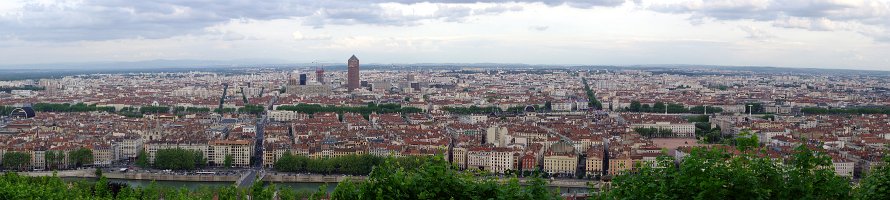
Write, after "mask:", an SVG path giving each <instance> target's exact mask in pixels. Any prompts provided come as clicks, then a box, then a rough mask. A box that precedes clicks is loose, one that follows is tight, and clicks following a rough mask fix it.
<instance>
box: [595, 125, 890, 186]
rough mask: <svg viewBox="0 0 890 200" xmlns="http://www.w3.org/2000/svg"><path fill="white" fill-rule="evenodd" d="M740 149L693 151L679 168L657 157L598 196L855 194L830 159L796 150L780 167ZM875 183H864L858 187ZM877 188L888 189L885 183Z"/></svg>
mask: <svg viewBox="0 0 890 200" xmlns="http://www.w3.org/2000/svg"><path fill="white" fill-rule="evenodd" d="M754 139H756V138H754ZM740 150H742V152H744V153H741V154H738V155H734V154H732V153H730V152H728V151H726V150H725V149H720V148H714V149H710V150H707V149H700V148H698V149H694V150H693V151H692V152H691V153H690V154H689V155H688V156H686V157H685V158H684V160H683V161H682V163H681V164H680V165H679V167H676V166H674V163H673V162H672V160H670V159H669V158H660V159H659V161H658V162H657V164H656V165H655V166H654V167H653V166H644V167H643V168H642V169H641V170H640V171H639V172H638V173H632V174H625V175H621V176H618V177H616V178H615V179H614V181H613V183H612V186H611V188H609V189H607V190H606V191H605V192H603V193H602V194H601V196H599V198H601V199H849V198H851V197H852V196H854V195H853V192H852V191H853V190H852V187H851V184H850V183H849V180H848V179H847V178H844V177H840V176H837V175H836V174H835V173H834V170H833V168H832V165H831V160H830V157H828V156H827V155H825V154H821V153H818V152H813V151H811V150H810V149H809V148H806V146H799V147H797V148H796V149H795V154H794V155H793V156H791V158H790V161H789V162H787V163H784V164H779V163H777V162H775V161H773V160H771V159H770V158H769V157H766V156H763V155H762V153H763V152H758V151H756V150H754V149H753V148H752V147H751V146H745V145H742V146H741V148H740ZM884 177H886V175H884ZM885 180H886V179H885ZM876 182H881V181H876ZM873 184H874V183H868V184H866V183H863V185H862V187H871V186H870V185H873ZM879 184H884V185H887V182H883V183H879ZM884 188H886V186H884ZM881 192H890V191H887V190H883V191H881ZM860 196H861V195H860ZM863 199H873V198H863Z"/></svg>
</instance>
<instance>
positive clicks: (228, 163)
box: [223, 154, 232, 168]
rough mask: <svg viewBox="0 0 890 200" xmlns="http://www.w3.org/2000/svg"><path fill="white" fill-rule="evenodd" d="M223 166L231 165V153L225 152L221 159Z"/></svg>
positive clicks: (228, 166)
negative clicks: (223, 157) (224, 156)
mask: <svg viewBox="0 0 890 200" xmlns="http://www.w3.org/2000/svg"><path fill="white" fill-rule="evenodd" d="M223 167H225V168H230V167H232V155H228V154H226V158H225V159H224V160H223Z"/></svg>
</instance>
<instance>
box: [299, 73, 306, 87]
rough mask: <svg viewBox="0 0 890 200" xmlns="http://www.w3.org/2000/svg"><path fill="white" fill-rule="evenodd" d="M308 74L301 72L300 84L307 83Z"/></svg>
mask: <svg viewBox="0 0 890 200" xmlns="http://www.w3.org/2000/svg"><path fill="white" fill-rule="evenodd" d="M306 79H307V78H306V74H300V85H306Z"/></svg>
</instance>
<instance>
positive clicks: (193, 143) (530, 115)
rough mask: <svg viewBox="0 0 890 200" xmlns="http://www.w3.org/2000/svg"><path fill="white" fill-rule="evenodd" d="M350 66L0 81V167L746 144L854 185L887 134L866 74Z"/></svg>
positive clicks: (591, 160)
mask: <svg viewBox="0 0 890 200" xmlns="http://www.w3.org/2000/svg"><path fill="white" fill-rule="evenodd" d="M346 64H347V66H348V67H347V70H343V71H337V70H329V71H325V70H324V69H322V68H316V67H308V68H300V67H296V68H292V69H290V70H280V69H270V68H261V67H257V68H256V69H254V70H248V71H246V72H244V73H235V74H227V73H216V72H182V73H122V74H91V75H75V76H66V77H61V78H54V79H50V78H47V79H39V80H20V81H0V88H8V89H7V90H4V91H0V105H2V107H0V110H2V111H3V113H0V114H2V115H3V116H2V120H0V161H3V162H2V163H4V166H3V167H4V169H6V170H20V171H32V170H57V169H71V168H76V167H80V166H96V167H109V168H111V167H114V168H118V167H124V168H133V167H134V166H136V164H135V163H136V162H137V161H138V160H139V159H140V158H139V157H140V155H142V156H147V157H146V158H143V159H147V161H148V162H150V163H153V162H155V161H156V157H158V152H160V151H164V150H165V149H185V150H190V152H197V153H199V154H201V155H202V156H203V158H204V159H206V163H207V165H208V166H212V167H234V168H264V169H273V168H274V166H275V162H276V161H278V160H279V158H282V157H283V156H285V155H298V156H305V157H307V158H310V159H323V158H336V157H342V156H348V155H374V156H380V157H387V156H390V157H404V156H442V157H444V159H446V160H447V161H450V162H451V163H453V164H454V165H456V166H458V167H459V168H461V169H479V170H482V171H488V172H491V173H495V174H508V173H522V172H530V171H541V172H546V174H548V175H550V176H551V177H557V178H589V179H598V178H600V177H603V176H606V175H616V174H621V173H626V172H632V171H634V170H636V169H637V168H639V167H641V166H644V165H646V164H651V163H655V162H654V161H655V160H656V158H657V157H659V156H660V155H663V154H668V155H670V156H672V157H673V158H674V159H675V160H677V161H680V160H682V159H683V157H684V156H685V155H688V154H689V151H690V149H691V148H692V147H694V146H703V147H706V148H721V147H725V146H727V145H731V144H730V143H731V142H732V140H731V139H732V138H736V137H757V138H758V140H759V142H760V143H761V144H762V146H763V150H764V153H763V154H760V155H762V156H769V157H771V158H773V159H774V160H777V161H779V162H782V161H783V160H787V159H789V156H790V155H792V154H793V151H794V150H793V149H794V147H796V146H799V145H806V146H809V147H811V148H812V149H815V150H816V151H819V152H823V153H825V154H827V155H830V157H831V161H832V164H833V166H834V171H835V172H836V173H837V174H838V175H840V176H844V177H850V178H852V179H857V178H859V177H860V175H862V174H864V173H867V172H868V171H869V169H871V168H873V167H874V166H876V165H877V164H879V163H880V162H881V157H882V156H883V152H885V150H886V149H887V143H888V139H890V134H888V133H890V117H888V112H887V111H888V109H887V106H890V80H888V79H883V78H880V77H871V76H868V75H837V74H824V75H823V74H803V73H800V74H795V73H781V74H776V73H758V72H751V71H744V70H719V69H706V68H705V69H698V70H691V71H693V73H670V71H652V70H647V69H645V68H623V69H598V68H595V67H591V68H584V67H576V68H541V69H532V68H472V67H467V68H462V69H441V70H439V69H437V68H435V67H430V68H417V69H415V70H405V69H392V70H388V69H374V70H361V69H360V64H359V60H358V58H356V57H355V56H353V57H351V58H349V60H348V61H347V63H346ZM695 72H700V73H695ZM83 149H87V150H89V151H88V152H89V154H91V155H92V156H91V157H92V158H91V159H89V161H91V163H81V162H82V159H80V158H81V157H82V155H79V154H80V153H75V152H83V151H82V150H83ZM727 149H729V148H727ZM22 157H24V158H27V160H24V162H22V161H19V162H14V160H12V159H21V158H22ZM7 160H8V161H7ZM226 165H228V166H226Z"/></svg>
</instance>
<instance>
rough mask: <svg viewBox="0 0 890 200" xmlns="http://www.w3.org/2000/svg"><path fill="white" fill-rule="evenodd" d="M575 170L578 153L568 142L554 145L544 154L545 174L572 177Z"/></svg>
mask: <svg viewBox="0 0 890 200" xmlns="http://www.w3.org/2000/svg"><path fill="white" fill-rule="evenodd" d="M577 168H578V153H576V152H575V147H573V146H572V144H570V143H568V142H565V141H560V142H557V143H554V144H553V145H550V149H548V150H547V152H546V153H545V154H544V171H545V172H547V173H550V174H567V175H574V174H575V172H576V169H577Z"/></svg>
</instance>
